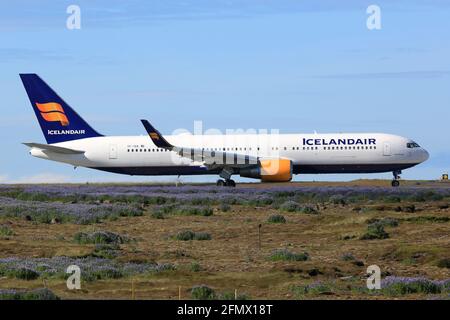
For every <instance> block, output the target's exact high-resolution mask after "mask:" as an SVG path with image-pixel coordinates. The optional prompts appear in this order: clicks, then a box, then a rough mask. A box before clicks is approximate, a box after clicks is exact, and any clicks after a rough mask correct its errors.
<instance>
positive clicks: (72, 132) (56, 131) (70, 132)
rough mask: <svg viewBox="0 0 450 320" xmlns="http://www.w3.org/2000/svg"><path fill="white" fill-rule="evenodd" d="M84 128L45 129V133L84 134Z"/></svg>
mask: <svg viewBox="0 0 450 320" xmlns="http://www.w3.org/2000/svg"><path fill="white" fill-rule="evenodd" d="M85 133H86V131H85V130H47V134H51V135H59V134H85Z"/></svg>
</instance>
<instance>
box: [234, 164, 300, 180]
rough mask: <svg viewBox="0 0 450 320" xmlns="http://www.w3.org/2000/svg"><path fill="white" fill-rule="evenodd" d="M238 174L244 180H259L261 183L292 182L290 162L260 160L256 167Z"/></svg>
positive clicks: (244, 169) (242, 170)
mask: <svg viewBox="0 0 450 320" xmlns="http://www.w3.org/2000/svg"><path fill="white" fill-rule="evenodd" d="M239 174H240V176H241V177H245V178H253V179H261V181H262V182H289V181H291V180H292V161H291V160H287V159H273V160H260V161H259V163H258V165H257V166H254V167H249V168H243V169H241V170H240V172H239Z"/></svg>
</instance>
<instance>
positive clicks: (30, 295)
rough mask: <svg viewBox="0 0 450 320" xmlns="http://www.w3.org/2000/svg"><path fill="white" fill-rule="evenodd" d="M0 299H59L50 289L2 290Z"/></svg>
mask: <svg viewBox="0 0 450 320" xmlns="http://www.w3.org/2000/svg"><path fill="white" fill-rule="evenodd" d="M0 300H59V297H58V296H57V295H55V294H54V293H53V292H52V291H50V290H49V289H47V288H45V289H36V290H32V291H17V290H0Z"/></svg>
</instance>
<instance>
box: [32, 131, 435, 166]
mask: <svg viewBox="0 0 450 320" xmlns="http://www.w3.org/2000/svg"><path fill="white" fill-rule="evenodd" d="M165 138H166V139H167V141H169V142H170V143H171V144H173V145H176V146H183V148H196V149H201V150H206V151H225V152H227V153H236V154H240V155H249V156H254V157H257V158H284V159H289V160H291V161H292V164H293V171H294V172H293V173H294V174H301V173H370V172H388V171H400V170H402V169H406V168H409V167H412V166H414V165H417V164H419V163H421V162H423V161H425V160H426V159H428V152H427V151H426V150H424V149H423V148H421V147H419V146H418V145H417V144H415V143H414V145H415V146H414V147H411V143H413V141H412V140H410V139H407V138H404V137H400V136H396V135H390V134H381V133H361V134H359V133H355V134H353V133H348V134H347V133H340V134H279V135H250V134H245V135H190V134H181V135H173V136H165ZM54 145H55V146H60V147H65V148H70V149H75V150H82V151H84V153H83V154H60V153H55V152H51V151H49V150H41V149H39V148H32V149H31V151H30V153H31V154H32V155H33V156H36V157H39V158H43V159H48V160H53V161H58V162H63V163H67V164H70V165H73V166H75V167H78V166H80V167H88V168H94V169H99V170H105V171H110V172H116V173H123V174H130V175H191V174H213V173H216V172H212V171H211V170H208V169H207V168H206V167H205V166H204V165H203V163H202V162H201V161H196V158H194V159H189V158H186V157H181V156H180V155H178V154H177V153H175V152H173V151H167V150H163V149H159V148H157V147H156V146H155V145H154V144H153V142H152V140H151V139H150V138H149V137H148V136H124V137H120V136H116V137H95V138H86V139H79V140H72V141H67V142H62V143H57V144H54Z"/></svg>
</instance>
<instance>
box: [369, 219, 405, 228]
mask: <svg viewBox="0 0 450 320" xmlns="http://www.w3.org/2000/svg"><path fill="white" fill-rule="evenodd" d="M366 222H367V223H368V224H369V225H371V224H380V225H382V226H383V227H398V224H399V223H398V219H395V218H389V217H387V218H383V219H376V218H374V219H369V220H367V221H366Z"/></svg>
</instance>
